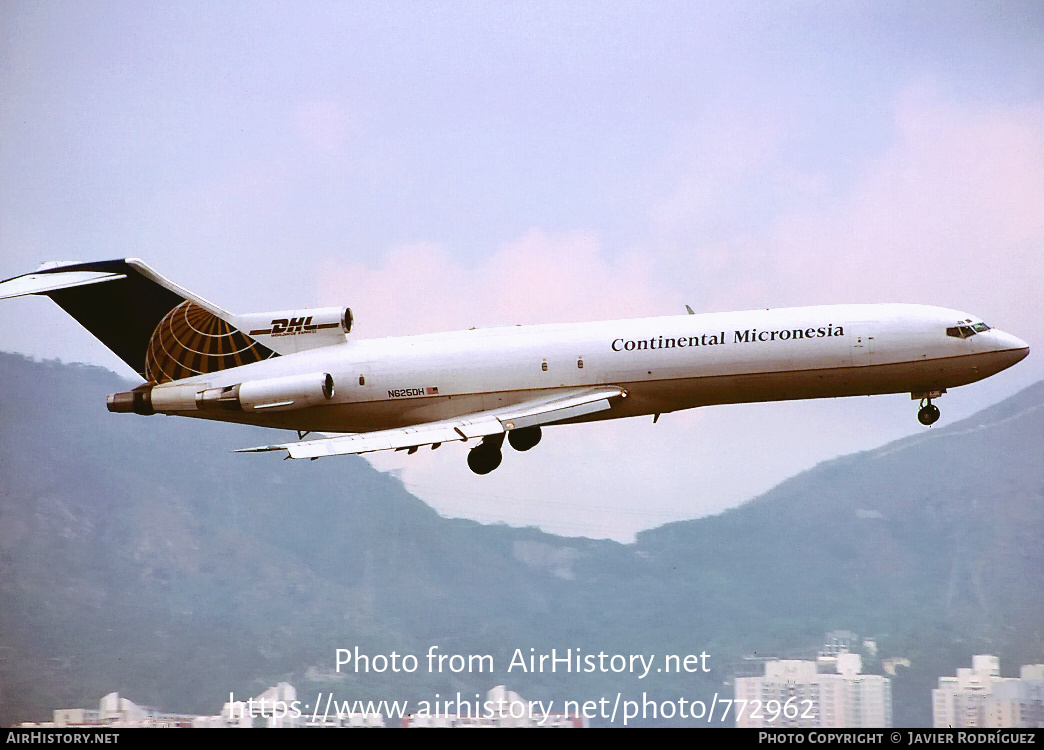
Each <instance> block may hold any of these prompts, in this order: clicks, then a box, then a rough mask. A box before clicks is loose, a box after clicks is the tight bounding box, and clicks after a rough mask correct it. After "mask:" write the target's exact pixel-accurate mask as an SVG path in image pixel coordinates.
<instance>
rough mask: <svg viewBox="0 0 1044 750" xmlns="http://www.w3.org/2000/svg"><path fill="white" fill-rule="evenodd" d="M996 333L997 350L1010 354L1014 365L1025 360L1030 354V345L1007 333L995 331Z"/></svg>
mask: <svg viewBox="0 0 1044 750" xmlns="http://www.w3.org/2000/svg"><path fill="white" fill-rule="evenodd" d="M995 333H996V336H994V339H995V342H994V345H995V347H996V349H995V350H996V351H998V352H1004V353H1006V354H1010V355H1011V357H1012V364H1015V363H1016V362H1019V361H1021V360H1023V359H1025V358H1026V356H1027V355H1028V354H1029V344H1027V343H1026V342H1025V341H1023V340H1022V339H1020V338H1019V337H1018V336H1012V335H1011V334H1010V333H1005V332H1004V331H996V330H995Z"/></svg>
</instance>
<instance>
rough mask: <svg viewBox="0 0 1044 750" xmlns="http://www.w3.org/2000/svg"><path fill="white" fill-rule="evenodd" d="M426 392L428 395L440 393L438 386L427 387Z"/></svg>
mask: <svg viewBox="0 0 1044 750" xmlns="http://www.w3.org/2000/svg"><path fill="white" fill-rule="evenodd" d="M424 392H425V393H426V394H427V395H429V396H438V395H439V389H438V388H425V389H424Z"/></svg>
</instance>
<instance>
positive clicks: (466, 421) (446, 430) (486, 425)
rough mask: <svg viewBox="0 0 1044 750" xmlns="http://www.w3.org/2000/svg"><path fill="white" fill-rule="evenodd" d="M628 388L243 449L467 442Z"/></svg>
mask: <svg viewBox="0 0 1044 750" xmlns="http://www.w3.org/2000/svg"><path fill="white" fill-rule="evenodd" d="M626 397H627V392H626V391H625V390H624V389H623V388H620V387H619V386H614V385H609V386H597V387H593V388H569V389H564V390H560V391H557V392H555V393H553V394H550V395H548V394H546V393H544V394H542V395H540V396H536V397H534V398H532V399H529V400H526V401H523V402H521V403H518V404H513V405H511V406H505V407H503V408H500V409H490V410H488V411H481V412H475V413H473V414H465V415H463V416H460V417H455V418H453V419H444V420H440V421H438V422H428V423H426V424H419V425H413V426H411V427H400V428H396V429H391V430H377V431H375V432H360V433H356V434H351V435H338V436H335V437H328V438H320V439H318V440H304V441H301V442H298V443H281V444H279V445H261V446H258V447H256V448H242V449H240V450H238V451H236V452H237V453H260V452H265V451H281V450H285V451H286V452H287V453H288V454H289V455H288V458H322V457H323V456H343V455H347V454H352V453H370V452H372V451H383V450H391V449H398V450H401V449H409V448H413V449H416V448H418V447H420V446H422V445H435V444H441V443H448V442H450V441H453V440H464V441H467V440H469V439H470V438H483V437H486V436H489V435H499V434H502V433H505V432H508V431H509V430H515V429H522V428H523V427H536V426H538V425H545V424H551V423H553V422H560V421H562V420H565V419H574V418H576V417H582V416H584V415H586V414H593V413H595V412H599V411H605V410H607V409H609V408H611V407H612V404H611V403H610V402H611V400H612V399H616V398H626Z"/></svg>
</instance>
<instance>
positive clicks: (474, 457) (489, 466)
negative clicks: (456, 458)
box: [468, 444, 504, 474]
mask: <svg viewBox="0 0 1044 750" xmlns="http://www.w3.org/2000/svg"><path fill="white" fill-rule="evenodd" d="M503 460H504V454H503V453H501V452H500V446H496V445H488V444H483V445H480V446H478V447H477V448H472V449H471V453H469V454H468V468H470V469H471V470H472V471H473V472H475V473H476V474H489V472H491V471H493V470H494V469H495V468H497V467H498V466H500V462H501V461H503Z"/></svg>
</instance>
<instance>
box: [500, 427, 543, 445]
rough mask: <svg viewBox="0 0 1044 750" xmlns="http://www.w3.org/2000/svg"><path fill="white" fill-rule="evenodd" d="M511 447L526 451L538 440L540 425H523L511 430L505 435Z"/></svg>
mask: <svg viewBox="0 0 1044 750" xmlns="http://www.w3.org/2000/svg"><path fill="white" fill-rule="evenodd" d="M507 439H508V442H509V443H511V447H512V448H514V449H515V450H517V451H527V450H529V449H530V448H532V447H533V446H534V445H536V444H537V443H539V442H540V427H523V428H521V429H518V430H512V431H511V432H509V433H508V436H507Z"/></svg>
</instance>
